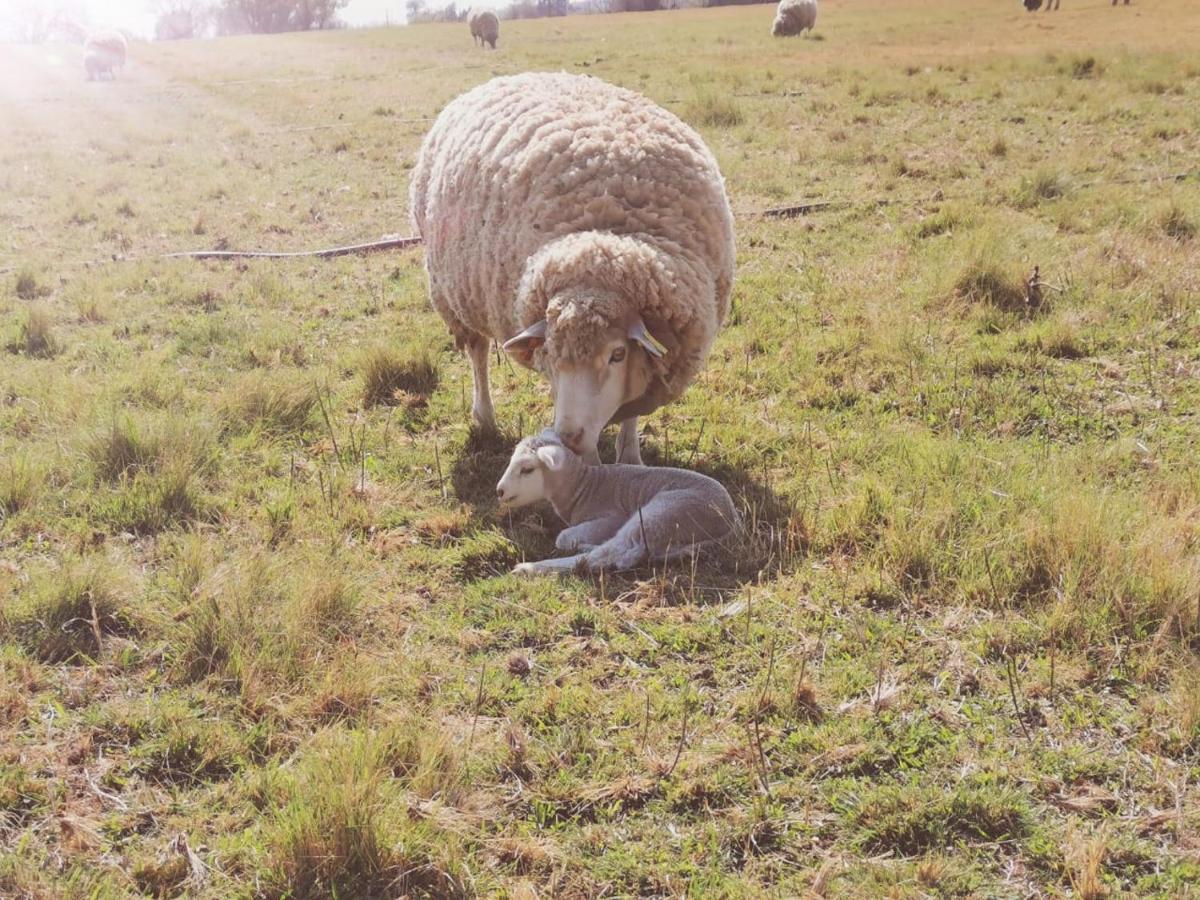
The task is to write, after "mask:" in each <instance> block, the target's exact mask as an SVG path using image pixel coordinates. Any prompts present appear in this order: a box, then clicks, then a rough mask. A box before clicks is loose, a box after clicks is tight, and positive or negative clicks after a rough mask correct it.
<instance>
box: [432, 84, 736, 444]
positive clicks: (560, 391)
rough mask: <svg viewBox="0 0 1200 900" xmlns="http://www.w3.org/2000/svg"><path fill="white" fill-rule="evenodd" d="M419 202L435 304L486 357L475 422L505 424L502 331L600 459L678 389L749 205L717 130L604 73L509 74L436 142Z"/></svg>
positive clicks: (570, 437) (446, 125)
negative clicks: (694, 125) (605, 435)
mask: <svg viewBox="0 0 1200 900" xmlns="http://www.w3.org/2000/svg"><path fill="white" fill-rule="evenodd" d="M409 208H410V209H411V210H412V215H413V220H414V222H415V223H416V227H417V229H418V230H419V231H420V233H421V235H422V236H423V237H424V242H425V267H426V270H427V272H428V275H429V294H430V300H431V302H432V303H433V306H434V308H435V309H437V311H438V312H439V313H440V314H441V316H442V318H443V319H444V320H445V322H446V324H447V325H448V326H449V328H450V331H451V333H452V334H453V335H454V338H455V341H456V343H457V344H458V346H459V347H460V348H463V349H465V350H466V352H467V354H468V355H469V356H470V359H471V364H472V368H473V374H474V381H475V393H474V403H473V405H472V413H473V416H474V419H475V421H476V422H477V423H478V424H479V425H481V426H483V427H485V428H494V427H495V421H496V420H495V414H494V412H493V410H492V400H491V395H490V393H489V391H488V380H487V366H488V342H489V340H493V339H495V340H500V341H505V344H504V349H505V350H507V351H508V352H509V353H510V354H511V355H512V357H513V358H514V359H515V360H517V361H518V362H519V363H521V364H522V365H524V366H526V367H528V368H532V369H537V370H539V371H541V372H542V373H543V374H544V375H545V376H546V377H547V378H548V379H549V381H550V389H551V393H552V395H553V397H554V402H555V413H554V426H555V429H556V430H557V431H558V433H559V434H561V435H563V438H564V440H565V442H566V444H567V445H568V446H570V447H571V448H572V449H574V450H575V451H576V452H578V453H580V454H581V455H583V456H584V457H585V458H586V459H587V460H588V462H592V463H594V462H599V456H598V455H597V453H596V443H597V441H598V440H599V437H600V432H601V430H603V428H604V427H605V426H606V425H608V424H612V423H617V422H620V423H621V432H620V436H619V438H618V440H617V450H618V453H617V457H618V460H619V461H621V462H626V463H640V462H641V454H640V450H639V447H638V435H637V417H638V416H640V415H645V414H646V413H649V412H651V411H652V410H654V409H657V408H658V407H659V406H662V405H663V404H664V403H668V402H670V401H672V400H674V399H676V398H677V397H678V396H679V395H680V394H682V393H683V391H684V389H686V388H687V386H688V385H689V384H690V383H691V381H692V379H693V378H694V377H695V375H696V373H697V372H698V371H699V370H700V368H701V367H702V366H703V365H704V361H705V359H706V358H707V357H708V351H709V348H710V347H711V346H712V342H713V338H714V337H715V336H716V333H717V329H718V328H719V327H720V326H721V323H722V322H724V321H725V316H726V314H727V313H728V311H729V296H730V291H731V289H732V284H733V263H734V248H733V215H732V213H731V212H730V209H729V200H728V198H727V197H726V195H725V185H724V180H723V179H722V177H721V173H720V171H719V170H718V168H717V163H716V160H715V159H713V156H712V154H711V153H710V152H709V150H708V148H707V147H706V146H705V145H704V141H703V140H701V138H700V136H699V135H698V134H696V132H695V131H693V130H692V129H691V128H689V127H688V126H687V125H685V124H684V123H683V122H681V121H680V120H679V119H678V118H676V117H675V116H674V115H673V114H671V113H670V112H667V111H666V110H665V109H662V108H661V107H659V106H657V105H655V104H654V103H652V102H651V101H649V100H647V99H646V98H645V97H643V96H641V95H640V94H636V93H634V92H633V91H628V90H625V89H623V88H618V87H614V86H613V85H611V84H607V83H605V82H603V81H600V80H599V79H596V78H589V77H586V76H581V75H568V74H565V73H557V74H551V73H527V74H524V75H516V76H512V77H506V78H495V79H493V80H491V81H489V82H487V83H486V84H483V85H481V86H479V87H477V88H475V89H474V90H471V91H468V92H467V93H466V94H463V95H462V96H461V97H459V98H457V99H456V100H454V101H453V102H452V103H450V104H449V105H448V106H447V107H446V108H445V109H444V110H442V113H441V115H439V116H438V118H437V121H436V122H434V125H433V128H432V129H431V130H430V132H429V134H428V135H427V136H426V137H425V141H424V143H423V144H422V145H421V152H420V155H419V157H418V159H417V164H416V167H415V168H414V170H413V177H412V186H411V195H410V204H409Z"/></svg>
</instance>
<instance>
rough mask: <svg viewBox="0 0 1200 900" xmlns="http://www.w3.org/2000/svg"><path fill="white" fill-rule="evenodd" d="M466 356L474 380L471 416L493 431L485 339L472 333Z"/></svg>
mask: <svg viewBox="0 0 1200 900" xmlns="http://www.w3.org/2000/svg"><path fill="white" fill-rule="evenodd" d="M467 356H468V357H470V359H471V378H472V380H473V382H474V397H473V398H472V401H471V417H472V418H473V419H474V420H475V424H477V425H478V426H479V427H480V428H483V429H485V430H487V431H495V430H496V411H495V410H494V409H493V408H492V393H491V391H490V390H488V342H487V339H486V338H484V337H481V336H479V335H474V336H473V337H472V338H471V339H470V341H469V342H468V343H467Z"/></svg>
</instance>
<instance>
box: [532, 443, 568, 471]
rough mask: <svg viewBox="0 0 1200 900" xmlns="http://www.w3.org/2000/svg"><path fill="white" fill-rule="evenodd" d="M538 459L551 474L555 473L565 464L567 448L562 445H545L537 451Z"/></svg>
mask: <svg viewBox="0 0 1200 900" xmlns="http://www.w3.org/2000/svg"><path fill="white" fill-rule="evenodd" d="M537 455H538V459H540V460H541V461H542V462H543V463H545V465H546V468H547V469H549V470H550V471H551V472H557V471H558V470H559V469H561V468H562V467H563V466H565V465H566V464H567V448H566V447H564V446H562V444H547V445H546V446H544V447H538V449H537Z"/></svg>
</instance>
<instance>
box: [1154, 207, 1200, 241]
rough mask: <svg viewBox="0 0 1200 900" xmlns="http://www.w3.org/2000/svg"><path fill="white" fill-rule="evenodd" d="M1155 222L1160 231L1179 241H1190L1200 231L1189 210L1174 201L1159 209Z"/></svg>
mask: <svg viewBox="0 0 1200 900" xmlns="http://www.w3.org/2000/svg"><path fill="white" fill-rule="evenodd" d="M1154 222H1155V225H1157V226H1158V230H1159V231H1161V232H1162V233H1163V234H1165V235H1166V236H1167V237H1169V238H1173V239H1174V240H1177V241H1190V240H1191V239H1192V238H1194V237H1195V236H1196V233H1197V231H1200V227H1198V226H1197V225H1196V222H1195V221H1194V220H1193V219H1192V217H1191V216H1190V215H1189V214H1188V211H1187V210H1186V209H1184V208H1183V207H1182V206H1180V205H1179V204H1178V203H1177V202H1174V201H1173V202H1171V203H1170V204H1168V205H1167V206H1165V207H1163V208H1162V209H1161V210H1159V212H1158V214H1157V215H1156V216H1155V217H1154Z"/></svg>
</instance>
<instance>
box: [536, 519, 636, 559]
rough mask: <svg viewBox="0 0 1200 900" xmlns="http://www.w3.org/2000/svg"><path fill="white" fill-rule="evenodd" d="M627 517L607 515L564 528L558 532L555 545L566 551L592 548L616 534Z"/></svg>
mask: <svg viewBox="0 0 1200 900" xmlns="http://www.w3.org/2000/svg"><path fill="white" fill-rule="evenodd" d="M625 518H626V517H624V516H615V517H614V516H605V517H601V518H599V519H591V520H590V521H587V522H580V523H579V524H578V525H572V526H571V527H570V528H564V529H563V530H562V531H560V532H559V533H558V538H557V539H556V540H555V541H554V546H555V547H557V548H558V549H559V550H566V551H571V550H590V549H591V548H592V547H595V546H596V545H597V544H603V543H604V542H605V541H607V540H608V539H609V538H610V537H612V536H613V535H614V534H616V533H617V531H618V530H619V529H620V527H621V526H622V525H623V524H624V523H625Z"/></svg>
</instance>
